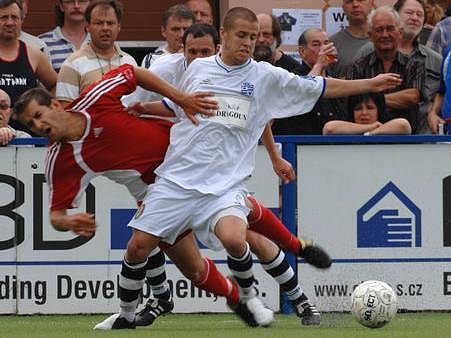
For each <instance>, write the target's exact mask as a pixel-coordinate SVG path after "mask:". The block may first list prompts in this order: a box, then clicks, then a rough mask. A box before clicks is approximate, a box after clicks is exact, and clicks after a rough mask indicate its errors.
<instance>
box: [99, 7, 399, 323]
mask: <svg viewBox="0 0 451 338" xmlns="http://www.w3.org/2000/svg"><path fill="white" fill-rule="evenodd" d="M257 33H258V21H257V17H256V16H255V14H254V13H253V12H252V11H251V10H249V9H247V8H243V7H236V8H232V9H230V10H229V11H228V12H227V14H226V16H225V18H224V26H223V27H222V28H221V37H222V41H223V44H222V49H221V52H220V54H219V55H215V56H213V57H209V58H204V59H196V60H195V61H193V63H192V64H191V65H190V67H188V69H187V71H186V72H185V74H184V76H183V78H182V81H181V86H180V88H182V89H184V90H186V91H188V92H191V91H199V90H202V91H207V92H213V93H215V96H214V99H215V100H216V101H217V102H218V103H219V109H217V110H216V111H215V113H216V114H215V115H216V116H214V117H204V116H202V115H200V116H198V120H199V125H198V126H195V125H193V124H192V123H191V121H190V120H189V119H187V118H186V117H184V116H182V114H181V113H182V112H181V110H180V109H178V108H176V113H177V115H178V116H179V117H180V118H181V122H179V123H177V124H176V125H175V126H173V127H172V129H171V141H170V146H169V148H168V151H167V153H166V157H165V160H164V162H163V164H162V165H161V166H160V167H159V168H158V169H157V170H156V174H157V175H158V178H157V181H156V183H155V184H153V185H151V186H149V190H148V195H147V197H146V199H145V201H144V203H143V205H144V208H143V211H142V213H140V214H138V215H137V216H136V217H135V219H134V220H132V221H131V222H130V224H129V226H131V227H132V228H133V230H134V231H133V234H132V238H131V239H130V241H129V243H128V247H127V251H126V254H125V257H124V262H125V263H124V264H123V266H122V271H121V275H120V278H119V280H120V283H121V285H124V286H125V287H127V286H128V287H129V290H128V292H127V293H126V297H123V296H121V312H120V314H119V315H113V316H112V317H110V318H108V319H106V320H105V321H104V322H102V323H101V324H100V325H101V326H102V328H103V329H109V328H114V329H117V328H126V327H130V326H132V325H133V319H134V311H135V309H134V308H131V306H130V304H132V303H133V304H137V302H133V300H134V298H136V299H138V297H139V291H140V289H141V287H142V283H143V279H142V276H143V273H144V274H145V271H144V268H143V267H144V265H145V264H143V263H145V261H146V259H147V256H148V254H149V252H150V251H151V250H152V249H154V248H155V247H156V246H157V245H158V243H159V242H160V241H161V240H164V241H165V242H168V243H170V244H171V243H174V241H175V239H176V238H177V237H178V236H179V235H180V234H181V233H183V232H185V231H186V230H189V229H193V230H195V231H196V235H197V236H198V238H199V239H200V240H201V241H202V242H203V243H205V244H206V245H208V246H209V247H210V248H212V249H221V248H225V249H226V251H227V253H228V259H227V262H228V265H229V268H230V270H231V271H232V274H233V276H234V277H235V280H236V282H237V283H238V285H239V286H240V293H241V298H240V304H244V305H245V308H246V310H248V311H250V312H252V313H253V315H254V319H255V321H256V323H257V324H258V325H262V326H265V325H269V324H270V323H271V321H272V313H269V312H268V311H265V310H266V309H265V308H264V307H262V304H261V302H260V301H259V300H258V299H257V298H256V296H255V294H254V292H255V291H254V288H253V282H254V278H253V274H252V259H251V255H250V251H249V245H248V244H247V242H246V228H247V221H246V215H247V213H248V212H249V209H248V207H247V206H246V204H245V202H244V199H245V196H246V194H247V190H246V186H245V181H246V179H247V177H248V176H249V175H250V174H251V173H252V170H253V165H254V157H255V150H256V146H257V143H258V139H259V138H260V136H261V134H262V132H263V129H264V127H265V125H266V123H267V122H268V121H270V120H271V119H273V118H280V117H289V116H292V115H296V114H300V113H303V112H308V111H310V110H311V109H312V107H313V105H314V104H315V103H316V101H317V100H318V99H319V98H320V97H321V95H325V96H326V97H334V96H347V95H353V94H358V93H362V92H370V91H382V90H385V89H387V88H392V87H395V86H397V85H399V83H400V79H399V76H398V75H396V74H380V75H378V76H377V77H375V78H372V79H365V80H354V81H344V80H337V79H328V80H327V86H326V79H324V78H322V77H315V78H313V77H306V78H302V77H298V76H296V75H294V74H291V73H288V72H287V71H285V70H283V69H280V68H275V67H273V66H271V65H269V64H267V63H264V62H261V63H256V62H255V61H253V60H252V59H251V55H252V53H253V49H254V46H255V40H256V37H257ZM135 276H136V277H135ZM235 305H236V304H235ZM135 306H136V305H135ZM232 308H233V307H232ZM239 308H240V309H242V307H239ZM130 320H131V321H130ZM129 325H130V326H129Z"/></svg>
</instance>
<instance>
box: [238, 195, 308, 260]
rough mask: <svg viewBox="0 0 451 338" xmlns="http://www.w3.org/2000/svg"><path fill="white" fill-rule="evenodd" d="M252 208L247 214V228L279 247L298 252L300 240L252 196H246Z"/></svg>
mask: <svg viewBox="0 0 451 338" xmlns="http://www.w3.org/2000/svg"><path fill="white" fill-rule="evenodd" d="M247 198H248V199H249V201H251V203H252V207H253V210H252V212H251V214H250V215H249V216H248V221H249V229H250V230H252V231H255V232H258V233H259V234H262V235H263V236H265V237H267V238H269V239H271V240H272V241H274V242H275V243H276V244H277V245H278V246H279V247H280V248H282V249H286V250H289V251H290V252H292V253H294V254H298V253H299V250H300V249H301V242H300V241H299V239H298V238H297V237H296V236H294V235H293V234H292V233H291V232H290V231H289V230H288V229H287V228H286V227H285V225H283V224H282V222H281V221H280V220H279V219H278V218H277V216H276V215H274V214H273V212H272V211H271V210H269V209H268V208H266V207H265V206H263V205H262V204H260V203H259V202H258V201H257V200H256V199H255V198H254V197H252V196H249V195H248V196H247Z"/></svg>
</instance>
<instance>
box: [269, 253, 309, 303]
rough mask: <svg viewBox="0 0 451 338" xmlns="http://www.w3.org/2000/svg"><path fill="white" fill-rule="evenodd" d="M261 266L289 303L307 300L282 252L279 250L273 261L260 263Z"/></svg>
mask: <svg viewBox="0 0 451 338" xmlns="http://www.w3.org/2000/svg"><path fill="white" fill-rule="evenodd" d="M261 265H262V266H263V269H265V271H266V272H267V273H269V274H270V275H271V276H272V277H273V278H274V279H275V280H276V281H277V283H279V285H280V288H281V289H282V290H283V291H285V292H286V294H287V296H288V299H289V300H290V302H291V303H293V304H297V303H299V302H302V301H304V300H307V296H306V295H305V294H304V292H303V290H302V288H301V286H300V285H299V282H298V278H297V276H296V274H295V273H294V271H293V268H292V267H291V265H290V264H289V263H288V261H287V259H286V258H285V254H284V253H283V251H282V250H279V252H278V253H277V255H276V257H274V259H272V260H271V261H269V262H261Z"/></svg>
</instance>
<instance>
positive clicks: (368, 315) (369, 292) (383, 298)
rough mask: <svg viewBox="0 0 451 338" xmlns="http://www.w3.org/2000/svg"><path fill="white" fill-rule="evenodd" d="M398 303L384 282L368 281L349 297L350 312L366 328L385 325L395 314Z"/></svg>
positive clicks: (393, 293)
mask: <svg viewBox="0 0 451 338" xmlns="http://www.w3.org/2000/svg"><path fill="white" fill-rule="evenodd" d="M397 308H398V301H397V298H396V294H395V292H394V291H393V289H392V288H391V287H390V286H389V285H388V284H387V283H384V282H381V281H377V280H369V281H366V282H363V283H362V284H360V285H358V286H357V287H356V288H355V290H354V292H353V293H352V296H351V312H352V314H353V315H354V316H355V318H356V319H357V321H358V322H359V323H360V324H362V325H363V326H366V327H371V328H377V327H382V326H384V325H385V324H387V323H388V322H389V321H390V320H392V319H393V317H394V316H395V314H396V310H397Z"/></svg>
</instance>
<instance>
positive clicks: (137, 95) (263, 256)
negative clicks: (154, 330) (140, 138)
mask: <svg viewBox="0 0 451 338" xmlns="http://www.w3.org/2000/svg"><path fill="white" fill-rule="evenodd" d="M182 41H183V46H184V52H183V54H182V53H174V54H168V55H165V56H162V57H161V58H159V59H158V60H156V61H155V62H154V63H153V64H152V65H151V66H150V67H149V70H150V71H152V72H153V73H154V74H156V75H158V76H160V77H161V78H163V79H165V80H166V81H168V82H169V83H171V84H172V85H174V86H177V85H178V83H179V82H180V80H181V78H182V76H183V74H184V73H185V71H186V68H187V67H188V66H189V65H190V63H191V62H192V61H193V60H194V59H196V58H198V57H208V56H212V55H214V54H215V53H216V52H217V51H218V49H219V36H218V33H217V31H216V29H215V28H214V27H213V26H211V25H207V24H194V25H192V26H191V27H189V28H188V29H187V30H186V31H185V33H184V35H183V40H182ZM131 96H132V98H130V97H127V100H130V99H133V100H136V101H137V102H133V103H131V104H130V106H129V108H128V109H129V112H130V113H131V114H133V115H137V116H142V114H149V115H152V114H153V113H154V111H155V110H160V109H161V112H160V113H161V114H165V113H164V110H167V116H168V117H169V116H173V111H172V110H170V109H168V108H166V106H165V105H164V104H163V103H161V102H143V101H146V100H147V99H148V98H152V97H153V94H150V93H149V92H148V91H146V90H144V89H142V88H138V90H136V91H135V92H134V93H133V94H132V95H131ZM123 101H124V100H123ZM130 102H132V101H130ZM267 131H269V132H270V131H271V129H270V128H266V129H265V132H264V134H263V137H264V138H265V137H266V139H265V145H266V146H267V147H268V148H269V149H268V153H269V155H270V158H271V161H272V162H273V167H274V169H275V171H276V173H278V174H279V176H281V179H283V180H284V181H286V180H287V176H285V175H281V174H280V172H282V173H283V172H286V171H284V169H285V168H284V166H289V167H290V169H292V167H291V165H289V163H288V162H286V163H283V161H285V160H283V158H281V156H280V153H279V150H278V149H277V148H276V146H275V145H274V141H273V138H272V134H271V133H269V135H265V133H266V132H267ZM293 177H294V173H293ZM247 198H248V199H249V200H250V201H251V203H252V206H253V209H254V210H252V211H251V213H250V214H249V215H248V217H247V219H248V222H249V229H248V231H247V235H246V240H247V241H248V243H249V245H250V249H251V251H252V253H254V254H255V255H256V256H257V257H258V258H259V260H260V263H261V264H262V267H263V268H264V269H265V270H266V271H267V272H268V274H270V275H271V276H272V277H273V278H274V279H275V280H276V281H277V282H278V283H279V284H280V287H281V289H282V290H283V291H284V292H285V293H286V294H287V296H288V299H289V301H290V304H291V306H292V308H293V310H294V311H295V313H296V315H297V316H298V317H299V318H300V321H301V323H302V324H303V325H319V324H320V322H321V314H320V313H319V311H318V310H317V309H316V307H315V306H314V305H313V304H312V303H311V302H310V301H309V299H308V297H307V295H306V294H305V293H304V291H303V289H302V288H301V286H300V285H299V283H298V278H297V275H296V274H295V273H294V271H293V269H292V267H291V266H290V264H289V263H288V261H287V259H286V258H285V254H284V252H283V251H282V250H281V249H279V247H278V246H277V245H276V244H274V243H273V242H272V241H271V240H274V241H275V242H278V243H279V245H281V247H283V248H284V249H287V250H289V251H291V252H293V253H294V254H296V255H299V248H298V247H295V248H294V250H293V248H291V246H290V245H288V246H286V245H284V244H283V243H284V242H286V241H285V240H280V237H283V238H287V237H288V236H279V238H278V237H276V236H274V233H278V234H280V233H282V232H288V230H287V229H286V228H285V227H284V225H283V224H282V223H281V222H280V221H278V220H277V219H276V218H275V219H271V218H270V216H271V215H270V214H271V211H269V210H268V209H266V208H265V207H264V206H262V205H261V204H260V203H259V202H258V201H257V200H256V199H254V198H252V197H250V196H247ZM248 205H250V204H249V203H248ZM265 209H266V210H265ZM263 213H265V214H266V215H265V216H262V214H263ZM268 218H269V219H268ZM276 220H277V222H276ZM265 229H270V230H271V232H269V233H266V234H265V236H266V237H268V238H269V239H271V240H268V239H267V238H265V237H264V236H262V235H260V233H262V232H263V233H265ZM297 241H300V240H298V239H297ZM304 242H306V240H304ZM301 246H302V245H301ZM304 246H305V245H304ZM312 247H313V244H312ZM312 250H313V248H312ZM315 250H316V252H317V253H318V252H319V250H321V252H322V249H320V248H318V247H317V246H315ZM319 256H321V257H319ZM315 257H317V258H316V262H315V264H313V262H310V264H313V265H315V266H316V267H320V268H327V267H329V266H330V262H331V260H330V258H329V257H327V254H325V253H324V254H322V255H319V254H316V255H315ZM155 271H157V270H156V269H155ZM158 271H164V270H163V269H162V268H160V269H158ZM152 277H153V278H158V275H155V274H153V273H152V270H148V272H147V276H146V278H147V279H148V280H149V281H150V282H151V281H152ZM151 285H152V284H151ZM156 298H157V301H158V302H161V303H162V304H164V302H162V301H161V300H160V299H159V298H160V296H158V297H156ZM155 304H156V303H155V300H154V299H152V298H149V300H148V301H147V303H146V305H145V306H144V308H143V309H142V310H141V311H139V312H138V314H137V316H136V325H137V326H144V325H150V324H152V323H153V321H154V320H155Z"/></svg>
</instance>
